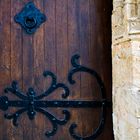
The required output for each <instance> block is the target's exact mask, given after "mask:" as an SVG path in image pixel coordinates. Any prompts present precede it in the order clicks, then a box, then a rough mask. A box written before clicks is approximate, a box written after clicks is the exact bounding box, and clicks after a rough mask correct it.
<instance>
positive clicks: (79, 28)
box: [0, 0, 113, 140]
mask: <svg viewBox="0 0 140 140" xmlns="http://www.w3.org/2000/svg"><path fill="white" fill-rule="evenodd" d="M28 2H29V1H28V0H0V95H1V98H0V108H1V111H0V140H34V139H35V140H47V139H48V140H49V139H50V140H74V139H77V140H93V139H96V140H113V133H112V108H111V106H109V103H108V102H106V101H105V99H106V100H107V101H111V96H112V95H111V94H112V79H111V77H112V76H111V75H112V74H111V10H112V1H111V0H33V3H34V5H35V6H36V8H37V9H39V10H40V12H41V13H44V15H45V16H46V17H47V18H46V21H45V22H43V23H42V24H41V25H40V26H39V27H38V29H37V30H36V31H35V32H34V33H32V34H28V33H27V32H26V31H25V29H23V27H21V25H20V24H18V23H16V22H15V19H14V17H15V15H17V14H18V13H19V12H20V11H21V10H22V9H23V7H25V5H26V4H27V3H28ZM37 22H38V21H37ZM78 55H79V56H80V58H79V60H78V59H77V56H78ZM72 57H73V59H72V60H73V61H72V62H73V66H72V64H71V58H72ZM76 64H77V66H75V65H76ZM75 69H78V70H75ZM44 71H50V72H48V73H44V76H46V75H49V76H47V77H46V78H45V77H44V76H43V75H42V74H43V72H44ZM76 71H78V72H76ZM80 71H81V72H80ZM83 71H84V72H83ZM74 72H76V73H74ZM96 72H97V73H98V75H97V73H96ZM72 73H74V74H73V75H72ZM45 74H46V75H45ZM53 74H54V75H55V76H56V77H57V82H56V83H57V84H55V82H54V81H55V78H56V77H55V76H54V75H53ZM68 75H69V79H68ZM70 75H71V76H72V78H73V79H74V80H75V82H76V83H74V84H73V83H72V82H73V81H71V80H70V79H71V76H70ZM52 77H53V79H52ZM13 80H16V81H17V82H18V84H19V89H17V85H16V84H17V82H16V81H14V82H13V84H12V87H11V86H10V85H11V83H12V81H13ZM52 81H53V82H54V84H53V85H52V87H51V89H50V85H51V82H52ZM58 83H59V84H58ZM60 83H61V84H60ZM7 86H8V87H9V86H10V88H7V89H6V90H5V92H8V91H9V92H8V93H9V94H6V93H5V92H4V89H5V88H6V87H7ZM59 86H60V88H58V89H57V88H56V87H59ZM102 86H104V87H102ZM102 88H103V90H102ZM48 89H49V90H52V91H49V92H48ZM33 90H34V91H33ZM46 90H47V93H46V94H45V96H44V98H38V101H40V102H38V103H36V100H37V98H35V97H37V96H39V95H41V94H42V93H44V91H46ZM64 91H65V92H66V93H69V95H67V97H66V96H65V98H63V97H64V96H62V94H64ZM68 91H69V92H68ZM102 91H103V92H104V94H106V96H103V97H102V96H101V94H100V93H101V92H102ZM20 92H22V94H24V96H26V97H29V95H31V94H34V93H35V94H36V95H34V96H33V99H32V100H33V102H30V103H29V105H30V106H28V101H29V100H28V99H26V97H25V99H22V97H21V98H20V97H18V95H19V94H20ZM17 94H18V95H17ZM26 94H28V95H26ZM5 96H7V97H8V98H7V97H5ZM19 96H20V95H19ZM23 98H24V97H23ZM30 98H32V95H31V97H30ZM12 101H13V102H12ZM30 101H31V99H30ZM43 101H44V102H43ZM46 101H48V102H46ZM49 101H50V102H49ZM51 101H52V102H51ZM54 101H55V102H54ZM59 101H60V102H59ZM61 101H62V104H63V105H62V106H61ZM69 101H72V102H71V103H70V102H69ZM74 101H78V102H75V104H76V105H75V107H74ZM80 101H81V102H80ZM82 101H83V102H86V101H87V102H88V101H89V102H90V101H91V102H92V101H95V102H94V103H95V104H94V105H92V104H91V105H89V106H90V107H87V106H86V105H83V103H82ZM96 101H97V102H96ZM98 101H101V102H98ZM91 102H90V103H91ZM45 103H46V104H45ZM10 104H11V106H10ZM34 104H39V105H40V104H41V105H40V106H43V107H42V108H41V107H38V109H36V108H35V105H34ZM58 104H59V105H58ZM71 104H72V105H71ZM104 104H105V105H106V107H105V106H104ZM39 105H38V106H39ZM82 105H83V106H82ZM7 106H8V107H9V108H8V109H7ZM23 106H24V107H23ZM36 106H37V105H36ZM44 106H46V107H44ZM91 106H92V107H91ZM93 106H94V107H93ZM30 107H31V108H30ZM24 108H25V110H24ZM22 109H23V110H22ZM30 109H34V112H33V113H36V114H34V115H33V114H32V112H30ZM19 110H20V111H19ZM63 110H66V111H63ZM17 111H18V112H17ZM102 111H103V112H102ZM15 112H17V113H16V114H14V113H15ZM6 113H11V114H14V115H13V116H8V115H7V116H6V115H5V117H7V119H6V118H5V117H4V114H6ZM30 113H31V114H30ZM102 113H103V114H102ZM65 115H66V117H67V118H66V119H65V120H64V121H63V119H64V116H65ZM101 115H102V116H101ZM29 116H30V118H29ZM33 116H34V119H33ZM53 116H54V117H53ZM69 117H70V118H69ZM16 119H17V122H18V126H16V127H15V126H14V125H13V122H14V124H15V125H16ZM104 119H105V122H104ZM73 123H75V124H77V127H76V128H75V129H72V128H73V127H74V125H72V124H73ZM100 123H101V124H100ZM98 127H100V128H99V129H100V130H98ZM70 128H71V129H70ZM51 130H53V132H52V134H50V135H47V134H46V135H45V133H46V132H47V133H49V132H50V133H51ZM72 131H74V132H72ZM91 135H92V136H91ZM47 136H48V137H47ZM90 136H91V137H90Z"/></svg>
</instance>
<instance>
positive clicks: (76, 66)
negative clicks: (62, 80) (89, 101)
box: [68, 54, 106, 140]
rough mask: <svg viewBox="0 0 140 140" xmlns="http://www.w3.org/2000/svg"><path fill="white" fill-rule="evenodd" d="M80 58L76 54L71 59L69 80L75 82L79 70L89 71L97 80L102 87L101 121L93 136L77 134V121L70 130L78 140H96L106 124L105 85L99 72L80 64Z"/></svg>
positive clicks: (71, 82)
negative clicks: (71, 67) (74, 77)
mask: <svg viewBox="0 0 140 140" xmlns="http://www.w3.org/2000/svg"><path fill="white" fill-rule="evenodd" d="M79 58H80V56H79V55H77V54H76V55H74V56H73V57H72V59H71V64H72V66H73V69H72V70H71V71H70V72H69V74H68V81H69V82H70V84H75V83H76V81H75V80H73V76H74V74H76V73H77V72H86V73H89V74H91V75H92V76H93V77H94V78H95V79H96V80H97V83H98V86H99V87H100V94H101V98H102V101H101V113H100V122H99V125H98V127H97V128H96V129H95V131H94V132H93V134H92V135H91V136H87V137H82V136H79V135H77V134H76V133H75V129H76V127H77V124H75V123H73V124H72V125H71V126H70V128H69V132H70V134H71V136H72V137H73V138H75V139H76V140H94V139H95V138H97V137H98V136H99V135H100V133H101V132H102V130H103V127H104V124H105V109H106V98H105V87H104V84H103V81H102V80H101V78H100V76H99V75H98V73H97V72H96V71H94V70H92V69H89V68H87V67H84V66H82V65H80V64H79V63H78V59H79Z"/></svg>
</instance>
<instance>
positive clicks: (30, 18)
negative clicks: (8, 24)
mask: <svg viewBox="0 0 140 140" xmlns="http://www.w3.org/2000/svg"><path fill="white" fill-rule="evenodd" d="M14 19H15V22H17V23H19V24H20V25H21V26H22V28H23V29H24V30H25V31H26V33H28V34H33V33H34V32H35V31H36V30H37V28H39V26H40V25H41V24H42V23H43V22H45V21H46V16H45V15H44V14H43V13H41V12H40V10H39V9H37V8H36V7H35V5H34V3H33V2H29V3H27V4H26V5H25V7H24V8H23V9H22V11H21V12H20V13H18V14H17V15H16V16H15V17H14Z"/></svg>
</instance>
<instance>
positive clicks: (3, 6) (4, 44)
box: [0, 0, 11, 139]
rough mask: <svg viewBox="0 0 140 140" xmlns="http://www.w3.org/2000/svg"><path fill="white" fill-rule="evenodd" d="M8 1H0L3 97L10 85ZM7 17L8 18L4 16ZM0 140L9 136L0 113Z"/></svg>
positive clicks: (0, 62)
mask: <svg viewBox="0 0 140 140" xmlns="http://www.w3.org/2000/svg"><path fill="white" fill-rule="evenodd" d="M10 6H11V5H10V0H5V1H0V12H1V13H0V33H1V35H0V79H1V81H0V92H1V95H3V93H4V92H3V90H4V88H5V86H6V85H8V84H9V83H10V79H11V71H10V70H11V69H10V68H11V65H10V53H11V49H10V41H11V38H10V12H11V11H10V10H11V8H10ZM6 15H8V16H6ZM1 115H2V116H1V119H0V122H1V124H2V125H1V129H0V134H2V135H1V136H0V137H1V139H8V138H9V135H10V129H11V125H9V123H8V121H5V119H4V117H3V115H4V114H3V113H1Z"/></svg>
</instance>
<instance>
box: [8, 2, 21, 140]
mask: <svg viewBox="0 0 140 140" xmlns="http://www.w3.org/2000/svg"><path fill="white" fill-rule="evenodd" d="M15 3H16V4H15ZM21 8H22V3H21V2H17V1H16V0H12V1H11V58H10V59H11V81H10V82H12V80H16V81H17V82H18V83H19V87H20V89H21V90H22V72H23V71H22V67H23V65H22V64H23V63H22V30H21V27H20V26H19V25H18V24H16V23H15V21H14V16H15V15H16V14H17V13H18V12H19V11H20V10H21ZM10 99H13V100H15V99H18V100H19V98H17V97H16V96H13V95H11V97H10ZM12 111H13V112H15V111H17V109H12ZM22 121H23V116H22V117H21V118H20V119H19V125H18V127H15V126H13V125H12V124H11V125H12V129H11V134H12V138H14V139H15V140H19V139H21V140H22V139H23V127H22V125H23V123H20V122H22Z"/></svg>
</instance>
